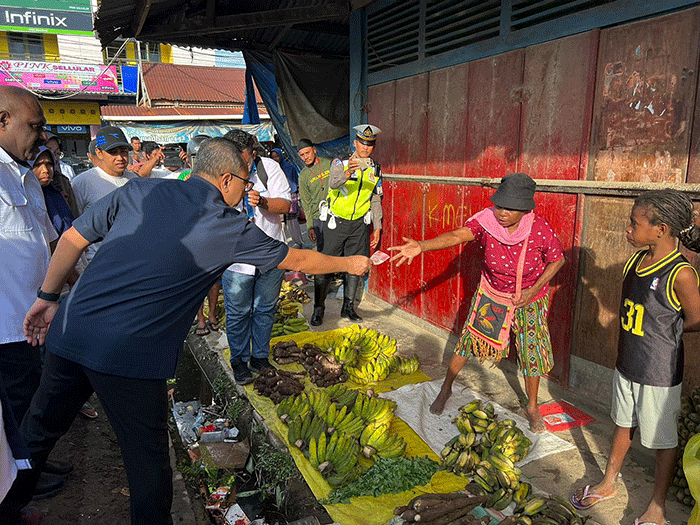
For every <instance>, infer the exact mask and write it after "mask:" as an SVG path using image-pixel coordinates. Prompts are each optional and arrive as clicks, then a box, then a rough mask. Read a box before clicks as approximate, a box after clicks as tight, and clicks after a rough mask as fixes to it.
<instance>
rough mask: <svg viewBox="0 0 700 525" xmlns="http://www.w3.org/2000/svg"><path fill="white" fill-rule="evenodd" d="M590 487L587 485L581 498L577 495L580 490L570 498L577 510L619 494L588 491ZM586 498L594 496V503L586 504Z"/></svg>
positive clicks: (588, 507) (587, 507)
mask: <svg viewBox="0 0 700 525" xmlns="http://www.w3.org/2000/svg"><path fill="white" fill-rule="evenodd" d="M590 488H591V486H590V485H586V488H585V489H583V493H582V494H581V497H580V498H578V497H577V496H576V493H577V492H578V490H577V491H576V492H574V493H573V494H572V495H571V497H570V498H569V500H570V501H571V504H572V505H573V506H574V507H575V508H576V509H577V510H588V509H590V508H591V507H593V506H594V505H597V504H598V503H600V502H601V501H605V500H606V499H611V498H614V497H615V496H617V492H615V493H613V494H610V495H609V496H601V495H600V494H594V493H593V492H588V491H589V490H590ZM586 498H593V503H590V504H589V505H584V504H583V501H584V500H585V499H586ZM640 525H641V524H640Z"/></svg>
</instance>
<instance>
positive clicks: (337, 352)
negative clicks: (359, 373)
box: [328, 338, 358, 366]
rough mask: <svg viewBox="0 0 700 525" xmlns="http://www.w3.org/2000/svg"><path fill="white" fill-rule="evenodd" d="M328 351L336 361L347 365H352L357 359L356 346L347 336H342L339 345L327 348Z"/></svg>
mask: <svg viewBox="0 0 700 525" xmlns="http://www.w3.org/2000/svg"><path fill="white" fill-rule="evenodd" d="M328 352H329V353H330V354H331V355H332V356H333V357H334V358H335V360H336V361H338V362H339V363H344V364H345V365H347V366H353V365H354V364H355V363H356V362H357V359H358V355H357V348H356V347H355V345H354V344H352V343H351V342H350V340H349V339H348V338H344V339H343V341H342V342H341V343H340V344H339V345H336V346H334V347H331V348H329V349H328Z"/></svg>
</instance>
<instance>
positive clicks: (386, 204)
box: [368, 82, 396, 302]
mask: <svg viewBox="0 0 700 525" xmlns="http://www.w3.org/2000/svg"><path fill="white" fill-rule="evenodd" d="M395 96H396V83H395V82H387V83H385V84H378V85H376V86H371V87H370V88H369V90H368V98H369V112H368V118H369V122H370V123H371V124H373V125H375V126H377V127H379V129H381V130H382V133H381V134H380V135H379V138H378V139H377V146H376V147H375V150H374V152H372V157H373V158H374V160H376V161H377V162H379V163H380V164H381V166H382V171H383V172H385V173H392V172H393V154H394V146H393V144H394V141H395V138H394V121H395V120H394V97H395ZM383 187H384V199H383V200H382V211H383V214H384V219H383V221H382V223H383V224H382V227H383V231H382V238H381V242H380V246H379V249H382V250H386V248H388V247H389V246H391V245H392V244H393V239H392V224H393V223H394V218H393V202H394V196H393V193H394V192H393V190H394V188H395V187H396V185H395V183H390V182H388V181H384V182H383ZM369 291H370V292H371V293H372V294H374V295H375V296H377V297H379V298H380V299H383V300H384V301H387V302H389V301H390V300H391V264H390V263H389V262H385V263H384V264H381V265H379V266H374V267H373V268H372V271H371V272H370V274H369Z"/></svg>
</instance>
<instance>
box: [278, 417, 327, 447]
mask: <svg viewBox="0 0 700 525" xmlns="http://www.w3.org/2000/svg"><path fill="white" fill-rule="evenodd" d="M327 430H328V425H327V424H326V422H325V421H324V419H323V418H322V417H321V416H319V415H317V414H314V416H313V417H309V415H308V414H307V416H306V417H304V418H302V417H301V416H297V417H295V418H294V419H292V420H291V421H290V422H289V427H288V428H287V439H288V440H289V442H290V443H291V444H292V445H294V446H295V447H297V448H298V449H299V450H301V451H302V452H304V455H306V454H308V444H309V441H310V440H311V439H312V438H314V439H318V438H319V437H320V436H321V434H325V433H326V431H327Z"/></svg>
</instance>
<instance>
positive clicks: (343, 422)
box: [324, 403, 365, 437]
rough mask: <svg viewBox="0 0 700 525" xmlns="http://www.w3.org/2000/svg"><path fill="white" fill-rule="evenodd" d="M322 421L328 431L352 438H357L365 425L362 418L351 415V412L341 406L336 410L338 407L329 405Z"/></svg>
mask: <svg viewBox="0 0 700 525" xmlns="http://www.w3.org/2000/svg"><path fill="white" fill-rule="evenodd" d="M324 419H325V420H326V423H327V424H328V431H329V432H330V431H332V430H335V431H340V432H343V433H345V434H348V435H350V436H353V437H359V435H360V434H361V433H362V431H363V429H364V428H365V423H364V421H362V418H360V417H358V416H356V415H355V414H353V413H352V410H351V409H349V408H348V407H347V406H345V405H343V406H341V407H340V408H338V405H336V404H335V403H331V404H330V407H329V409H328V412H327V413H326V415H325V417H324Z"/></svg>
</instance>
